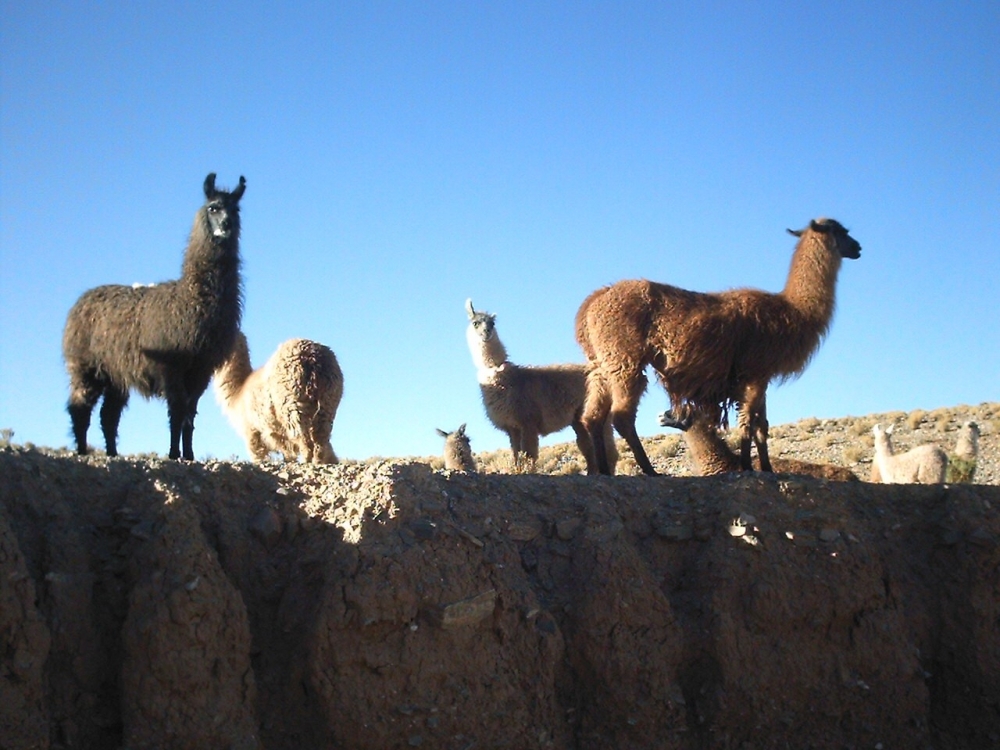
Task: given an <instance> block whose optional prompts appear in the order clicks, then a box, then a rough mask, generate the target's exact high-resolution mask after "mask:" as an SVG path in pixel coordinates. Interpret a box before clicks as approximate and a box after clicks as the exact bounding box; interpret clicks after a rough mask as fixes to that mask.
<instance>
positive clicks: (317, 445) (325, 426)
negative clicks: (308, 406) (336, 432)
mask: <svg viewBox="0 0 1000 750" xmlns="http://www.w3.org/2000/svg"><path fill="white" fill-rule="evenodd" d="M331 432H333V418H332V417H330V415H329V414H327V413H326V412H325V410H324V411H320V413H319V414H317V415H316V421H315V429H314V431H313V457H312V461H313V463H317V464H335V463H337V454H336V453H334V452H333V446H332V445H330V433H331Z"/></svg>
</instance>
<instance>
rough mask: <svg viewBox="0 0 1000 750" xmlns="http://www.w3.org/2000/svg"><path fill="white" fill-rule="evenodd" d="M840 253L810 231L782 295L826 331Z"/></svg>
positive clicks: (789, 273) (795, 259) (833, 298)
mask: <svg viewBox="0 0 1000 750" xmlns="http://www.w3.org/2000/svg"><path fill="white" fill-rule="evenodd" d="M840 263H841V260H840V254H839V253H838V252H837V251H836V250H835V249H834V250H831V249H830V248H828V247H827V246H826V243H825V242H824V241H823V238H822V237H821V236H820V235H817V234H816V233H814V232H809V233H808V234H807V235H806V236H804V237H803V238H802V239H801V240H799V244H798V247H797V248H796V249H795V254H794V255H793V256H792V263H791V268H789V271H788V279H787V281H786V282H785V289H784V291H783V292H782V296H783V297H784V298H785V299H786V300H787V301H788V302H789V303H790V304H791V305H792V306H793V307H795V308H796V309H797V310H798V311H799V312H800V313H801V314H802V316H803V317H804V318H805V319H807V320H810V321H813V322H815V323H816V324H817V325H818V326H820V328H821V331H822V332H825V330H826V327H827V325H829V323H830V319H831V318H832V317H833V311H834V307H835V305H836V288H837V274H838V272H839V271H840Z"/></svg>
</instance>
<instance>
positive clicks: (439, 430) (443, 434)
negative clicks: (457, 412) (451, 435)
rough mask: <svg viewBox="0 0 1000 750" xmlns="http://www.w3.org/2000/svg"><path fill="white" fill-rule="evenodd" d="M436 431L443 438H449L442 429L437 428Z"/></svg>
mask: <svg viewBox="0 0 1000 750" xmlns="http://www.w3.org/2000/svg"><path fill="white" fill-rule="evenodd" d="M434 431H435V432H436V433H437V434H438V435H440V436H441V437H443V438H446V437H448V433H447V432H445V431H444V430H442V429H441V428H440V427H435V428H434Z"/></svg>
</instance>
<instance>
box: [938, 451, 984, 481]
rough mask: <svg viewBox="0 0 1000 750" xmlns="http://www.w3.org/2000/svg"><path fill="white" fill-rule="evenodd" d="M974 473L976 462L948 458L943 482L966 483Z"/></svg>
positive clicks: (952, 457)
mask: <svg viewBox="0 0 1000 750" xmlns="http://www.w3.org/2000/svg"><path fill="white" fill-rule="evenodd" d="M975 473H976V462H975V461H968V460H966V459H964V458H959V457H958V456H948V472H947V473H946V474H945V479H944V480H945V481H946V482H950V483H952V484H960V483H968V482H971V481H972V477H973V476H974V475H975Z"/></svg>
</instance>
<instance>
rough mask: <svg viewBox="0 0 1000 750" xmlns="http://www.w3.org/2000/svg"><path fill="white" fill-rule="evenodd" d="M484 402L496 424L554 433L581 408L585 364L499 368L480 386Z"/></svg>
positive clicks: (584, 394) (585, 386)
mask: <svg viewBox="0 0 1000 750" xmlns="http://www.w3.org/2000/svg"><path fill="white" fill-rule="evenodd" d="M481 388H482V394H483V403H484V404H485V406H486V410H487V413H488V414H489V415H490V418H491V419H492V420H493V421H494V423H495V424H497V425H498V426H500V427H501V428H503V427H504V426H518V425H520V424H531V425H533V426H535V427H536V428H537V429H538V432H539V434H542V435H548V434H550V433H552V432H557V431H559V430H561V429H563V428H564V427H566V426H567V425H569V423H570V421H571V420H572V419H573V418H574V416H576V415H578V414H579V413H580V411H581V410H582V408H583V401H584V398H585V397H586V389H587V367H586V366H585V365H550V366H546V367H523V366H519V367H500V368H497V369H496V370H495V371H494V373H493V377H492V379H491V382H490V383H488V384H485V383H484V384H481Z"/></svg>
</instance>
